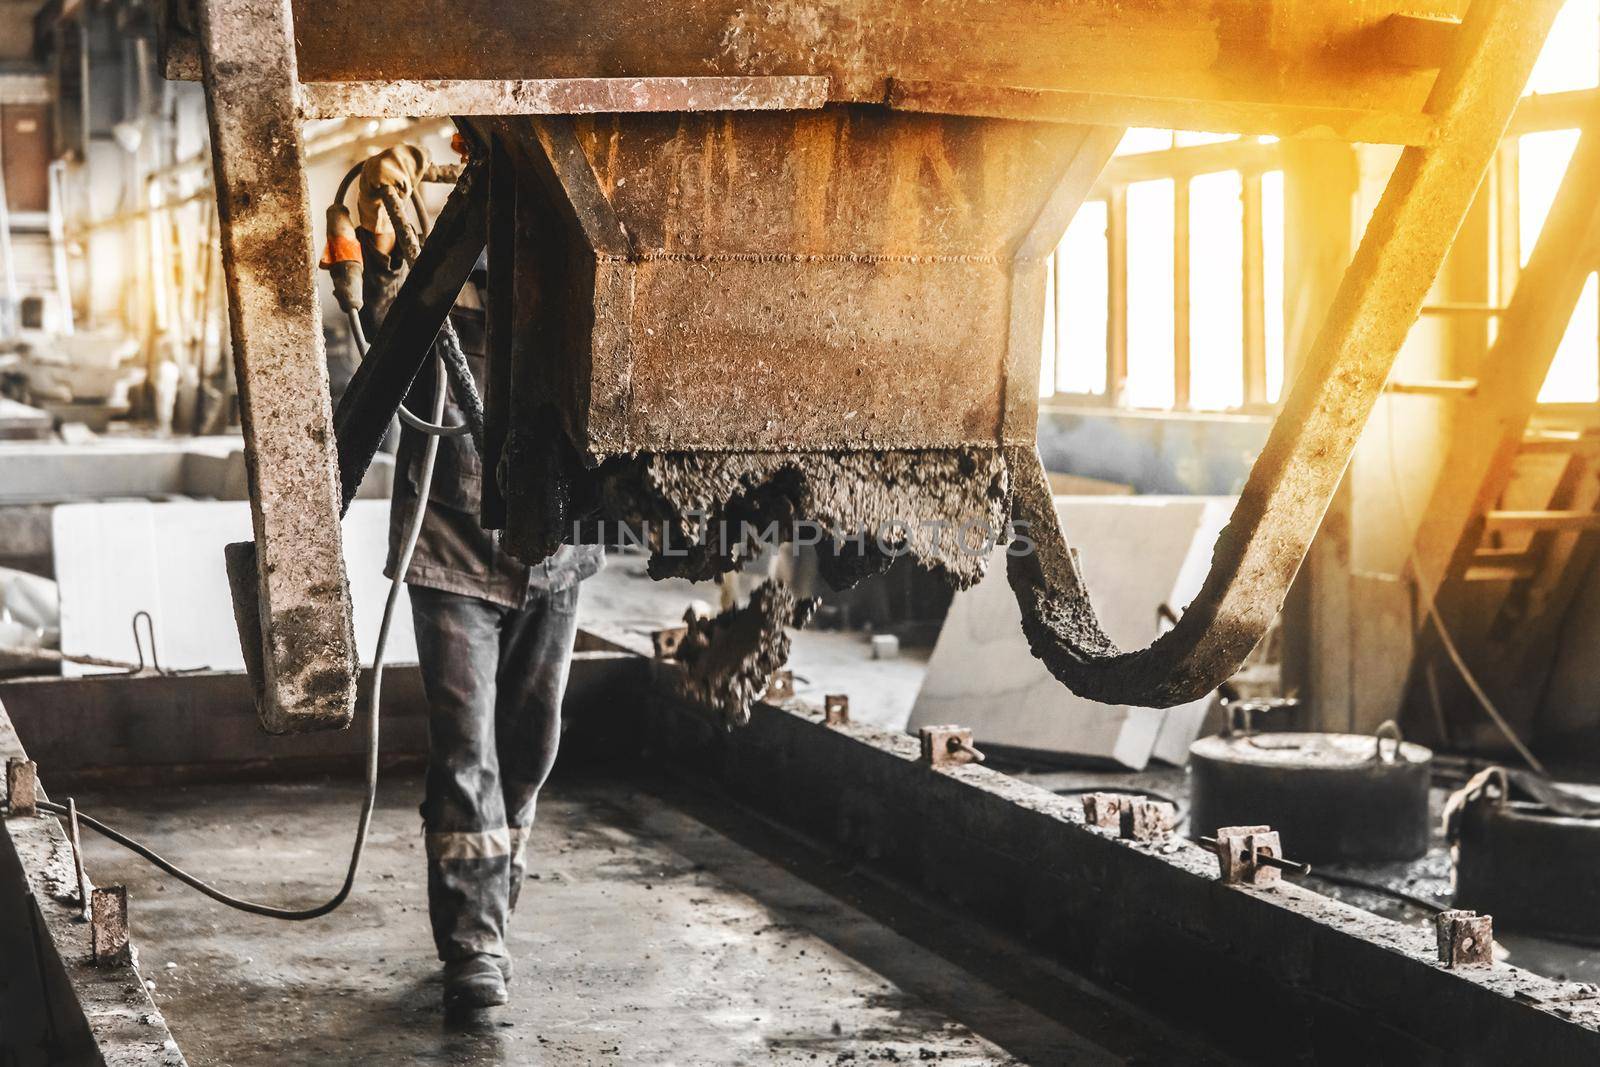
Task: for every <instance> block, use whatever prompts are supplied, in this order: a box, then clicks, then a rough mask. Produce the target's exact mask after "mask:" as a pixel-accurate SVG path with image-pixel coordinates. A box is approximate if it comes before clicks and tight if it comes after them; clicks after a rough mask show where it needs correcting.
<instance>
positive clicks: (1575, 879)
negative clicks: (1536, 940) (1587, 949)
mask: <svg viewBox="0 0 1600 1067" xmlns="http://www.w3.org/2000/svg"><path fill="white" fill-rule="evenodd" d="M1455 905H1456V907H1458V908H1471V909H1472V910H1474V911H1476V912H1478V913H1479V914H1489V915H1493V916H1494V925H1495V929H1497V930H1517V931H1522V932H1524V933H1530V934H1544V935H1546V936H1551V937H1558V938H1566V939H1568V940H1576V941H1585V942H1600V820H1597V819H1577V818H1572V817H1569V816H1566V815H1555V814H1552V813H1550V812H1549V811H1545V810H1540V809H1539V808H1538V807H1537V806H1536V805H1532V804H1523V803H1520V802H1515V801H1513V802H1512V803H1510V804H1500V803H1498V802H1497V801H1493V800H1490V801H1487V802H1484V803H1475V804H1470V805H1468V806H1467V807H1466V808H1465V809H1463V810H1462V811H1461V813H1460V814H1459V815H1458V816H1457V821H1456V892H1455Z"/></svg>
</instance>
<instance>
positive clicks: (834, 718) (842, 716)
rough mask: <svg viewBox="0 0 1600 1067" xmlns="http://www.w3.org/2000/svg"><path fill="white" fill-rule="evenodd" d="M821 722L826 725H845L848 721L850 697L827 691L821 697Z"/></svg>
mask: <svg viewBox="0 0 1600 1067" xmlns="http://www.w3.org/2000/svg"><path fill="white" fill-rule="evenodd" d="M822 722H823V724H824V725H826V726H846V725H848V724H849V722H850V697H849V696H848V695H847V694H845V693H829V694H828V695H827V696H825V697H823V698H822Z"/></svg>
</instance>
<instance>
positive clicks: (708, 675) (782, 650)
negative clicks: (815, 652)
mask: <svg viewBox="0 0 1600 1067" xmlns="http://www.w3.org/2000/svg"><path fill="white" fill-rule="evenodd" d="M817 604H818V601H817V600H816V598H814V597H807V598H804V599H800V598H797V597H796V596H795V595H794V594H793V593H792V592H790V591H789V588H788V586H785V585H783V584H781V583H778V582H770V581H769V582H763V583H762V584H761V585H760V586H759V587H757V589H756V591H755V592H754V593H752V594H751V595H750V601H749V603H747V604H745V605H744V606H743V607H736V608H730V609H729V610H727V611H724V612H723V613H722V614H720V615H715V616H712V617H710V618H701V617H699V616H697V615H695V614H694V613H693V612H692V611H691V612H690V613H689V614H688V615H686V616H685V618H684V621H685V622H687V623H688V627H689V632H688V634H687V635H686V636H685V637H684V639H683V643H682V644H681V645H679V646H678V650H677V653H676V657H675V658H676V659H677V660H678V662H680V663H682V664H683V665H684V667H685V668H686V669H685V670H684V672H683V673H682V674H681V675H678V676H677V678H676V688H677V690H678V695H679V696H681V697H683V698H684V699H686V700H689V701H691V702H693V703H695V704H697V705H699V706H701V707H704V708H707V709H709V710H712V711H716V712H720V713H721V715H722V717H723V720H724V721H725V722H726V723H727V724H728V725H729V726H743V725H744V724H745V723H747V722H749V721H750V705H751V704H752V703H753V702H755V701H756V700H758V699H760V698H761V695H762V694H763V693H765V692H766V689H767V684H768V682H769V681H770V680H771V679H772V676H773V675H774V674H776V673H777V671H778V669H779V668H781V667H782V666H783V665H784V664H785V663H787V662H789V633H788V631H789V629H790V628H791V627H793V628H797V629H798V628H799V627H801V626H804V625H805V624H806V623H807V622H808V621H809V620H810V618H811V615H812V613H813V612H814V611H816V609H817Z"/></svg>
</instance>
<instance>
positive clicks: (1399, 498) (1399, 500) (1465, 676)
mask: <svg viewBox="0 0 1600 1067" xmlns="http://www.w3.org/2000/svg"><path fill="white" fill-rule="evenodd" d="M1384 414H1385V418H1386V421H1387V422H1388V429H1389V441H1388V445H1389V448H1388V453H1389V483H1390V486H1391V487H1392V488H1393V489H1394V503H1395V508H1396V510H1398V511H1399V513H1400V528H1401V529H1402V530H1412V529H1413V527H1412V525H1411V517H1410V516H1409V515H1408V514H1407V513H1406V501H1405V494H1404V493H1403V492H1401V489H1400V465H1399V462H1398V461H1397V460H1396V459H1395V454H1394V404H1393V401H1392V400H1391V401H1390V404H1389V406H1388V407H1387V408H1386V409H1385V412H1384ZM1406 543H1407V553H1408V555H1409V557H1410V559H1411V570H1412V572H1413V573H1414V574H1415V575H1416V578H1417V581H1418V583H1419V584H1421V583H1422V582H1423V575H1422V562H1421V560H1420V559H1418V557H1417V540H1416V537H1415V535H1414V534H1408V535H1407V542H1406ZM1443 584H1444V583H1443V582H1442V581H1441V582H1440V583H1438V585H1435V586H1434V589H1435V590H1436V591H1437V590H1438V588H1439V587H1440V586H1442V585H1443ZM1421 599H1422V602H1423V605H1424V607H1425V608H1426V610H1427V612H1428V618H1429V619H1430V620H1431V621H1432V622H1433V629H1434V631H1435V632H1436V633H1437V634H1438V635H1439V642H1440V644H1442V645H1443V646H1444V651H1445V654H1446V655H1447V656H1449V657H1450V662H1451V663H1453V664H1455V668H1456V671H1457V672H1458V673H1459V674H1460V675H1461V680H1462V681H1463V682H1465V683H1467V688H1468V689H1469V690H1470V691H1471V692H1472V695H1473V697H1475V698H1476V699H1477V701H1478V703H1479V705H1481V706H1482V708H1483V710H1484V712H1485V713H1487V714H1488V716H1489V718H1490V719H1492V720H1493V721H1494V724H1495V726H1496V727H1498V728H1499V730H1500V732H1501V733H1502V734H1504V735H1505V738H1506V740H1507V741H1509V742H1511V747H1512V748H1514V749H1516V750H1517V755H1519V756H1521V757H1522V759H1523V761H1524V762H1525V763H1527V765H1528V766H1529V767H1532V768H1533V769H1534V770H1535V771H1538V772H1539V773H1540V774H1543V775H1546V776H1548V775H1549V772H1548V771H1546V770H1545V768H1544V764H1543V763H1541V762H1539V758H1538V757H1537V756H1535V755H1534V754H1533V753H1532V752H1531V751H1529V750H1528V746H1527V745H1525V744H1523V743H1522V738H1520V737H1518V736H1517V732H1516V731H1515V730H1513V729H1512V728H1511V724H1510V723H1508V722H1507V721H1506V720H1505V716H1503V715H1501V714H1500V709H1499V708H1497V707H1496V706H1495V703H1494V701H1493V700H1491V699H1489V694H1488V693H1486V692H1484V690H1483V686H1481V685H1479V684H1478V679H1477V676H1476V675H1474V674H1473V673H1472V669H1471V668H1470V667H1468V666H1467V661H1466V659H1465V657H1463V656H1462V655H1461V650H1460V649H1458V648H1457V647H1456V643H1455V639H1454V638H1452V637H1451V636H1450V630H1449V628H1448V627H1446V626H1445V624H1444V620H1443V619H1442V618H1440V617H1439V605H1438V603H1437V600H1438V597H1437V596H1426V595H1424V596H1423V597H1422V598H1421Z"/></svg>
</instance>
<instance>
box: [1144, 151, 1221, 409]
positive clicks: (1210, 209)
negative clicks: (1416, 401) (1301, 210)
mask: <svg viewBox="0 0 1600 1067" xmlns="http://www.w3.org/2000/svg"><path fill="white" fill-rule="evenodd" d="M1243 188H1244V185H1243V182H1242V180H1241V179H1240V177H1239V172H1238V171H1236V170H1229V171H1223V172H1221V173H1219V174H1202V175H1200V176H1199V177H1197V178H1195V179H1194V180H1193V181H1191V182H1190V183H1189V404H1190V406H1191V407H1193V408H1195V409H1196V410H1200V411H1221V410H1224V409H1226V408H1236V407H1239V406H1240V405H1241V404H1243V403H1244V361H1243V359H1242V358H1241V354H1242V353H1243V352H1244V203H1243V201H1242V200H1241V198H1240V194H1241V193H1242V191H1243ZM1140 280H1141V281H1142V280H1143V279H1142V278H1141V279H1140Z"/></svg>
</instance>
